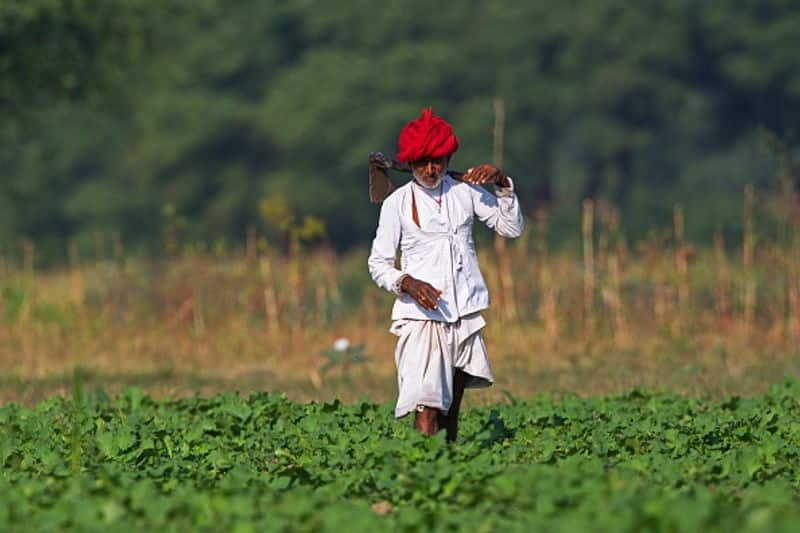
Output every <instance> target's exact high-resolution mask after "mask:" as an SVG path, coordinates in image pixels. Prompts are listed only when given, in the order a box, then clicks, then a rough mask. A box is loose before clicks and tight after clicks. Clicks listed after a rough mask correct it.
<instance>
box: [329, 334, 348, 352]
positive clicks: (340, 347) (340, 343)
mask: <svg viewBox="0 0 800 533" xmlns="http://www.w3.org/2000/svg"><path fill="white" fill-rule="evenodd" d="M349 347H350V340H349V339H347V338H345V337H339V338H338V339H336V340H335V341H333V349H334V350H336V351H337V352H345V351H347V349H348V348H349Z"/></svg>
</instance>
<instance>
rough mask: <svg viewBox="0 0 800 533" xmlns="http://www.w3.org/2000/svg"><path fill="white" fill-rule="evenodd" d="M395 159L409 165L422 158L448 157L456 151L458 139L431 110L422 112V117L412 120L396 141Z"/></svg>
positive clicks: (445, 123)
mask: <svg viewBox="0 0 800 533" xmlns="http://www.w3.org/2000/svg"><path fill="white" fill-rule="evenodd" d="M397 150H398V151H397V159H399V160H400V161H402V162H404V163H411V162H412V161H417V160H419V159H423V158H429V157H430V158H434V157H449V156H451V155H452V154H453V153H454V152H455V151H456V150H458V137H456V136H455V135H454V134H453V128H452V127H451V126H450V124H448V123H447V122H445V121H444V120H443V119H442V118H440V117H437V116H436V115H434V114H433V108H431V107H428V108H426V109H423V110H422V115H420V117H419V118H418V119H416V120H412V121H411V122H409V123H408V124H406V125H405V127H404V128H403V129H402V131H401V132H400V137H399V138H398V139H397Z"/></svg>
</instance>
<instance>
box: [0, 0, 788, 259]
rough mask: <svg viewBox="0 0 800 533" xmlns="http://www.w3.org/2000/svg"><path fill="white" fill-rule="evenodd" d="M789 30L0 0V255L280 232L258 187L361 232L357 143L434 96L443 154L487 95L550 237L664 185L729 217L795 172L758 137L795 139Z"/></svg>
mask: <svg viewBox="0 0 800 533" xmlns="http://www.w3.org/2000/svg"><path fill="white" fill-rule="evenodd" d="M798 27H800V4H797V3H796V2H793V1H791V0H745V1H736V2H734V1H733V0H717V1H714V2H696V1H692V0H669V1H650V0H645V1H641V2H635V3H632V2H624V1H623V0H592V1H571V2H563V1H556V0H540V1H537V2H525V1H512V2H477V1H456V2H448V3H447V4H446V5H442V6H439V7H437V6H432V5H431V4H430V2H423V1H417V0H410V1H406V2H402V3H390V4H386V5H377V4H375V3H373V2H365V1H350V2H336V3H330V2H319V1H311V0H297V1H293V2H277V1H266V0H238V1H231V2H220V1H218V0H201V1H197V2H191V3H187V2H179V1H177V0H162V1H159V2H156V1H149V0H125V1H123V0H108V1H106V2H96V1H89V0H62V1H57V0H24V1H23V0H5V1H4V2H3V3H2V4H0V141H2V142H0V250H5V251H6V252H8V251H10V250H18V248H19V239H20V238H21V237H27V238H30V239H33V240H34V241H35V242H36V243H37V246H38V249H39V250H41V251H43V252H44V253H41V254H40V256H43V257H50V258H52V259H56V260H59V259H63V258H64V257H65V254H66V253H65V250H66V246H65V244H64V242H65V240H66V239H67V238H75V239H76V240H77V242H78V244H79V247H80V248H82V249H85V250H88V249H90V248H92V246H93V243H94V241H95V239H96V237H95V236H96V235H97V233H98V232H103V233H105V234H110V233H114V232H116V233H118V234H119V235H120V236H121V238H122V240H123V242H125V243H126V246H127V249H128V250H129V251H134V250H138V251H142V252H145V253H154V252H156V251H157V250H160V249H161V248H160V240H161V234H162V230H163V228H164V226H165V225H168V224H169V223H172V222H175V221H180V224H179V229H180V232H181V235H180V236H181V237H182V238H183V239H186V240H189V241H195V240H205V241H212V240H217V239H221V238H222V239H236V240H241V239H242V238H243V235H244V233H245V228H246V227H247V226H248V225H251V224H254V225H256V226H257V228H258V230H259V231H260V232H261V233H262V234H264V233H265V232H266V233H267V234H268V235H269V236H271V237H273V238H277V237H278V230H277V229H276V228H275V227H274V224H270V223H269V221H267V220H266V219H265V218H264V217H262V216H261V215H260V213H259V205H260V204H261V203H262V202H263V201H265V199H267V200H269V199H270V198H272V199H275V198H280V199H282V200H281V201H283V202H285V203H286V208H287V209H288V211H289V212H290V213H291V214H292V216H293V217H295V219H296V220H303V219H304V217H307V216H309V215H313V216H315V217H317V218H320V219H322V221H324V223H325V227H326V233H327V238H328V239H330V241H331V242H332V243H333V244H334V245H335V246H336V247H338V248H339V249H344V248H347V247H350V246H352V245H356V244H360V243H366V242H368V241H369V240H370V239H371V237H372V234H373V231H374V224H375V220H376V216H377V207H375V206H372V205H370V204H369V203H368V200H367V194H366V170H365V166H366V156H367V154H368V152H370V151H373V150H383V151H387V152H390V153H393V152H394V148H395V140H396V135H397V133H398V131H399V129H400V128H401V127H402V125H403V124H404V123H405V122H407V121H408V120H410V119H412V118H415V117H416V116H417V115H418V113H419V111H420V109H421V108H422V107H424V106H428V105H432V106H434V107H435V109H436V110H437V112H438V113H439V114H441V115H443V116H444V117H445V118H446V119H448V120H449V121H451V122H452V123H453V124H454V125H455V127H456V131H457V134H458V135H459V136H460V138H461V141H462V148H461V150H460V151H459V152H458V154H456V157H455V159H454V160H453V166H454V167H460V168H463V167H467V166H470V165H472V164H474V163H477V162H481V161H487V160H491V157H492V127H493V122H494V116H493V107H492V101H493V99H494V98H502V99H503V100H504V102H505V105H506V130H505V147H504V168H505V169H506V170H507V171H508V172H509V173H510V174H511V175H512V176H514V177H516V178H517V183H518V184H519V193H520V197H521V200H522V202H523V203H524V205H525V206H526V208H527V209H528V211H529V212H531V211H532V210H533V209H535V208H536V207H538V206H546V207H548V208H550V209H551V210H552V211H553V212H554V213H555V214H556V215H557V216H561V217H562V218H561V222H562V223H561V224H555V225H554V227H555V228H556V230H557V231H563V232H565V233H566V232H567V231H571V229H572V228H574V225H573V226H571V225H570V224H571V222H570V221H571V220H576V219H577V213H578V210H579V203H580V200H581V199H582V198H584V197H587V196H590V197H596V198H602V199H607V200H608V201H610V202H611V203H613V204H614V205H617V206H619V207H620V208H621V209H622V212H623V220H624V225H625V226H626V227H627V228H628V230H629V233H630V234H631V235H632V236H641V235H643V234H645V233H646V232H648V231H649V230H651V229H652V228H655V227H658V226H659V225H660V224H664V223H666V222H667V221H668V219H669V216H670V213H671V212H672V207H673V204H674V203H676V202H680V203H682V204H683V205H684V206H685V211H686V215H687V229H688V231H689V237H690V238H693V239H699V240H702V239H710V237H711V235H712V234H713V232H714V231H715V230H716V229H717V228H722V229H723V230H726V231H729V232H732V233H734V234H735V233H736V232H738V231H739V227H740V225H741V222H740V214H741V196H742V189H743V187H744V185H745V184H746V183H754V184H755V185H756V186H757V187H758V188H759V190H767V191H775V190H778V189H779V181H780V180H781V179H783V180H785V181H786V180H794V181H797V180H799V179H800V178H798V173H797V172H796V171H795V170H793V169H792V166H791V164H789V165H788V166H786V165H784V166H783V167H780V166H779V159H778V158H777V157H776V155H775V153H774V151H773V150H769V149H765V145H766V143H765V142H764V139H765V138H770V137H775V138H778V139H780V140H781V142H782V143H784V144H785V145H787V146H789V147H791V146H795V145H796V138H797V137H796V128H797V124H798V119H799V118H800V55H798V54H797V53H796V50H797V49H798V47H799V46H800V32H798V31H797V28H798ZM788 153H789V156H791V155H792V154H791V150H790V151H789V152H788ZM789 160H791V157H789ZM165 207H166V209H165ZM165 218H169V219H170V220H165Z"/></svg>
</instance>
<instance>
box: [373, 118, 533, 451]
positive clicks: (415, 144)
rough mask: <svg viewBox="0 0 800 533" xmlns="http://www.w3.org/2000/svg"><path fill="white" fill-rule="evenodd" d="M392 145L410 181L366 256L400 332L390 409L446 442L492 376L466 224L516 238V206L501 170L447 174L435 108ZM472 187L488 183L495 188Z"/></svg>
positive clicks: (386, 208) (450, 140) (387, 210)
mask: <svg viewBox="0 0 800 533" xmlns="http://www.w3.org/2000/svg"><path fill="white" fill-rule="evenodd" d="M397 144H398V149H399V152H398V154H397V159H399V160H400V161H403V162H406V163H408V164H409V166H410V167H411V170H412V173H413V176H414V179H412V180H411V181H409V182H408V183H407V184H405V185H403V186H402V187H399V188H398V189H397V190H395V191H394V192H393V193H392V194H391V195H389V197H387V198H386V200H385V201H384V202H383V206H382V207H381V213H380V219H379V221H378V229H377V231H376V234H375V239H374V240H373V242H372V251H371V253H370V256H369V260H368V265H369V271H370V274H371V275H372V279H373V280H375V283H377V284H378V286H380V287H383V288H384V289H386V290H388V291H391V292H393V293H394V294H395V295H397V299H396V300H395V303H394V307H393V308H392V324H391V328H390V331H391V332H392V333H393V334H395V335H397V337H398V341H397V348H396V349H395V363H396V364H397V383H398V388H399V394H398V399H397V405H396V408H395V416H396V417H397V418H401V417H404V416H406V415H408V414H409V413H411V412H414V416H415V420H414V426H415V428H416V429H418V430H419V431H421V432H422V433H425V434H427V435H433V434H435V433H437V432H438V431H439V430H441V429H445V430H446V431H447V440H448V441H449V442H452V441H454V440H455V439H456V435H457V433H458V411H459V407H460V404H461V397H462V395H463V393H464V389H465V388H477V387H488V386H490V385H491V384H492V382H493V381H494V376H493V375H492V370H491V368H490V366H489V358H488V354H487V353H486V345H485V344H484V342H483V338H482V336H481V328H483V326H484V325H485V324H486V322H485V321H484V319H483V317H482V316H481V313H480V312H481V311H482V310H484V309H486V308H487V307H488V306H489V295H488V291H487V288H486V282H485V281H484V279H483V276H482V275H481V272H480V269H479V268H478V259H477V256H476V254H475V247H474V243H473V240H472V223H473V220H474V218H475V217H477V218H478V220H480V221H481V222H483V223H484V224H486V225H487V226H489V228H491V229H493V230H494V231H495V232H497V233H498V234H499V235H502V236H503V237H518V236H519V235H520V233H521V232H522V227H523V220H522V213H521V212H520V208H519V202H518V200H517V196H516V194H515V193H514V183H513V182H512V181H511V178H509V177H508V176H505V175H504V174H503V173H502V172H501V171H500V169H499V168H497V167H495V166H493V165H490V164H482V165H478V166H476V167H474V168H471V169H469V170H468V171H467V173H466V174H465V175H464V176H463V178H462V180H463V181H459V180H456V179H454V178H452V177H451V176H450V175H449V174H448V173H447V168H448V163H449V162H450V157H451V156H452V155H453V153H454V152H455V151H456V150H457V149H458V138H457V137H456V136H455V134H454V133H453V129H452V127H451V126H450V124H448V123H447V122H445V121H444V120H443V119H441V118H440V117H438V116H436V115H434V114H433V110H432V109H430V108H429V109H425V110H423V111H422V115H421V116H420V117H419V118H418V119H416V120H413V121H411V122H409V123H408V124H406V126H405V127H404V128H403V129H402V131H401V132H400V136H399V138H398V143H397ZM479 185H486V186H488V185H492V186H493V188H494V194H492V193H491V192H489V191H487V190H485V189H484V188H482V187H479ZM398 247H399V249H400V253H401V261H400V269H397V268H396V267H395V256H396V252H397V250H398Z"/></svg>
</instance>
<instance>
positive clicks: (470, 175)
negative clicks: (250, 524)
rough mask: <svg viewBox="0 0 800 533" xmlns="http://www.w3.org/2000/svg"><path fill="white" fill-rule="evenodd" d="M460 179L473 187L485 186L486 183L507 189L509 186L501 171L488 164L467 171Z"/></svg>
mask: <svg viewBox="0 0 800 533" xmlns="http://www.w3.org/2000/svg"><path fill="white" fill-rule="evenodd" d="M461 179H462V180H464V181H466V182H467V183H474V184H475V185H486V184H487V183H494V184H495V185H497V186H498V187H508V186H509V185H510V183H509V182H508V178H506V176H505V174H503V171H502V170H500V169H499V168H497V167H496V166H494V165H490V164H488V163H484V164H482V165H478V166H477V167H473V168H471V169H469V170H467V173H466V174H464V176H463V177H462V178H461Z"/></svg>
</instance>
